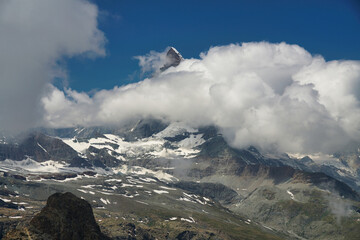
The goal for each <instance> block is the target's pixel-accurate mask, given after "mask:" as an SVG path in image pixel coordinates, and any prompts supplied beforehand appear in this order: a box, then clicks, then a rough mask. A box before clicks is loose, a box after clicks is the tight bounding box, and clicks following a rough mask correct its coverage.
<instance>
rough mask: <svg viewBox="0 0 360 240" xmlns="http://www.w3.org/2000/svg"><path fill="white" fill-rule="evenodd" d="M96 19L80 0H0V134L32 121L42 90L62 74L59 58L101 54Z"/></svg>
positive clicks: (38, 109) (30, 124)
mask: <svg viewBox="0 0 360 240" xmlns="http://www.w3.org/2000/svg"><path fill="white" fill-rule="evenodd" d="M97 16H98V9H97V7H96V6H95V5H94V4H91V3H89V2H87V1H85V0H61V1H57V0H26V1H22V0H11V1H10V0H9V1H0V53H1V54H0V84H1V85H0V130H2V131H21V130H24V129H26V128H29V127H33V126H34V125H35V124H36V123H37V122H38V120H39V115H40V118H41V117H42V108H41V107H39V106H40V100H41V96H42V95H43V92H44V87H45V86H46V84H47V83H49V82H50V81H51V79H53V78H54V77H64V76H66V70H65V69H64V68H63V67H62V66H61V64H59V62H60V61H61V60H62V59H63V58H64V57H73V56H75V55H86V56H90V57H93V56H104V55H105V50H104V43H105V38H104V34H103V33H102V32H101V31H100V30H99V29H98V27H97Z"/></svg>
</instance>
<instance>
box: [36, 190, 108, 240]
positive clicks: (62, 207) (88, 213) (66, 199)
mask: <svg viewBox="0 0 360 240" xmlns="http://www.w3.org/2000/svg"><path fill="white" fill-rule="evenodd" d="M29 230H30V232H33V233H35V234H36V235H40V236H42V237H43V238H47V239H59V240H65V239H66V240H70V239H73V240H75V239H89V240H90V239H92V240H100V239H109V238H108V237H107V236H105V235H104V234H102V233H101V231H100V227H99V226H98V224H97V223H96V221H95V218H94V215H93V211H92V208H91V206H90V204H89V203H88V202H87V201H85V200H83V199H80V198H78V197H76V196H75V195H74V194H72V193H69V192H67V193H55V194H53V195H51V196H50V197H49V198H48V200H47V203H46V206H45V207H44V208H43V209H42V210H41V212H40V213H39V214H37V215H36V216H35V217H34V218H33V219H32V220H31V222H30V227H29Z"/></svg>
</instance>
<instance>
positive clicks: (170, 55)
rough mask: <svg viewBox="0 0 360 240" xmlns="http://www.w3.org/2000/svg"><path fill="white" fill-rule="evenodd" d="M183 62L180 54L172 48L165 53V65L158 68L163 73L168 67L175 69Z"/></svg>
mask: <svg viewBox="0 0 360 240" xmlns="http://www.w3.org/2000/svg"><path fill="white" fill-rule="evenodd" d="M182 60H183V57H182V56H181V54H180V53H179V52H178V50H176V49H175V48H174V47H170V49H169V50H168V52H167V53H166V63H165V65H164V66H162V67H161V68H160V71H165V70H166V69H168V68H170V67H177V66H178V65H179V64H180V62H181V61H182Z"/></svg>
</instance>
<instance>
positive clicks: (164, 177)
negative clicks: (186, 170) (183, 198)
mask: <svg viewBox="0 0 360 240" xmlns="http://www.w3.org/2000/svg"><path fill="white" fill-rule="evenodd" d="M113 172H114V173H122V174H135V175H151V176H154V177H156V178H157V179H159V180H161V181H165V182H174V181H178V179H177V178H176V177H174V176H172V175H170V174H168V173H165V172H163V171H161V170H158V171H153V170H150V169H147V168H143V167H140V166H131V167H129V166H127V165H122V166H121V167H119V168H113Z"/></svg>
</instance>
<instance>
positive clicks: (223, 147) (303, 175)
mask: <svg viewBox="0 0 360 240" xmlns="http://www.w3.org/2000/svg"><path fill="white" fill-rule="evenodd" d="M167 56H168V58H169V61H168V62H167V63H166V64H165V65H164V67H163V68H162V70H165V69H167V68H169V67H176V66H177V65H178V64H179V62H180V61H181V59H182V57H181V55H180V53H178V52H177V51H176V49H175V48H170V50H169V52H168V55H167ZM315 157H316V156H315ZM315 157H313V156H301V157H294V156H292V155H291V156H289V155H288V154H286V153H276V154H274V153H268V152H262V151H261V150H259V149H257V148H256V147H253V146H250V147H248V148H245V149H235V148H233V147H231V146H229V144H228V143H227V142H226V140H225V139H224V137H223V136H222V135H221V134H220V132H219V129H217V127H216V126H203V127H201V128H192V127H190V126H188V125H186V124H184V123H182V122H170V123H169V122H163V121H161V120H158V119H137V120H134V121H131V122H129V123H128V124H126V125H123V126H122V127H109V126H108V127H103V126H98V127H76V128H64V129H47V128H41V129H34V130H32V131H30V132H29V133H26V134H22V135H21V136H19V137H12V138H9V137H5V136H3V137H2V138H1V141H0V173H1V178H0V180H1V189H0V199H1V201H2V202H3V204H2V207H5V208H8V209H9V208H12V209H25V211H24V212H25V214H23V215H20V217H21V218H19V219H20V220H19V219H18V220H17V221H20V222H21V220H22V219H23V220H24V221H25V220H26V219H28V218H29V217H30V215H31V214H30V213H32V212H31V211H33V210H31V209H40V208H41V206H43V204H41V202H39V201H43V200H45V199H46V198H47V197H48V196H49V195H50V194H52V193H54V192H58V191H70V192H73V193H74V194H76V195H78V196H81V197H82V198H84V199H86V200H87V201H89V202H90V203H91V205H92V207H93V208H94V209H95V217H96V218H97V219H98V220H99V219H100V220H101V222H98V224H99V225H100V227H101V228H102V230H103V232H105V233H106V234H108V235H109V236H110V237H113V238H114V239H145V238H137V237H136V236H135V235H136V234H135V233H134V234H132V237H133V238H120V237H121V236H123V235H124V234H125V235H127V234H128V232H129V231H130V232H131V231H135V229H141V230H138V231H140V232H142V235H141V236H142V237H144V236H145V235H146V234H148V235H146V236H148V237H149V238H147V239H155V238H158V239H175V237H176V239H205V237H206V239H242V238H240V237H243V239H281V238H284V239H356V237H358V236H360V210H359V209H360V202H359V201H360V196H359V192H360V164H359V162H360V160H359V152H358V146H357V145H356V144H353V146H349V149H346V150H344V151H343V152H340V153H335V154H334V155H333V156H328V157H327V160H326V161H321V162H320V161H318V159H315ZM17 196H18V198H21V199H23V201H24V202H25V203H26V204H20V203H18V201H14V199H15V200H16V197H17ZM0 203H1V202H0ZM4 203H7V205H6V204H4ZM10 203H11V204H12V205H10ZM31 204H32V205H34V204H35V205H36V206H37V208H36V207H35V208H28V206H29V205H31ZM117 204H120V205H121V206H122V207H116V206H117ZM144 207H146V208H144ZM138 208H141V209H143V208H144V209H143V210H142V211H143V212H141V213H140V212H139V211H137V210H134V209H138ZM148 208H153V209H157V210H156V211H154V212H152V211H150V210H148ZM130 209H131V211H130ZM17 211H18V210H17ZM26 213H29V215H26ZM174 214H175V215H176V216H175V215H174ZM15 219H16V218H15ZM146 219H147V220H146ZM149 219H151V220H149ZM2 220H4V219H2ZM8 221H10V222H11V221H15V220H14V218H12V219H8ZM119 221H120V222H119ZM173 221H174V222H175V221H178V222H179V223H181V224H180V225H179V226H180V227H176V226H175V225H172V222H173ZM115 222H116V224H118V226H121V227H119V228H121V230H119V229H117V228H116V227H115V225H116V224H115V225H114V223H115ZM200 223H201V224H203V225H201V224H200ZM1 224H2V225H1V226H2V228H1V229H2V232H3V234H5V233H6V232H7V231H8V229H9V226H10V225H11V224H10V225H9V224H8V223H7V222H6V221H5V220H4V221H2V223H1ZM127 224H128V225H127ZM129 224H130V225H129ZM131 224H132V225H131ZM159 224H160V225H161V226H164V228H163V230H161V228H160V229H159V226H160V225H159ZM227 224H228V226H229V227H228V228H224V229H221V231H220V230H219V229H218V226H223V225H227ZM6 226H7V227H6ZM204 226H205V227H204ZM206 229H207V230H206ZM169 231H173V232H174V234H170V233H169V235H168V238H166V237H165V236H166V232H169ZM206 231H207V232H206ZM246 231H250V232H251V234H253V236H255V237H256V236H261V238H253V237H251V234H250V235H247V234H245V232H246ZM175 232H176V234H175ZM145 233H146V234H145ZM129 234H130V233H129ZM144 234H145V235H144ZM181 234H182V235H181ZM257 234H258V235H257ZM125 235H124V236H125ZM130 235H131V234H130ZM130 235H129V236H130ZM116 237H118V238H116ZM151 237H153V238H151ZM201 237H204V238H201Z"/></svg>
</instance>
